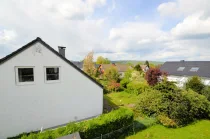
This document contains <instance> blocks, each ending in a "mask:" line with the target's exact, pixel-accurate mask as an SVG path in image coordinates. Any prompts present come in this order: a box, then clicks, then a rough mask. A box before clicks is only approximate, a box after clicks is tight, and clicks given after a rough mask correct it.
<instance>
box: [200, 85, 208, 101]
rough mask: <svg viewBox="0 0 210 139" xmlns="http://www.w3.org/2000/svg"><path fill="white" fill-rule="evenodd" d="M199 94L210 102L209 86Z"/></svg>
mask: <svg viewBox="0 0 210 139" xmlns="http://www.w3.org/2000/svg"><path fill="white" fill-rule="evenodd" d="M201 94H202V95H204V96H205V97H206V98H207V99H208V101H210V86H206V87H205V88H204V89H203V90H202V91H201Z"/></svg>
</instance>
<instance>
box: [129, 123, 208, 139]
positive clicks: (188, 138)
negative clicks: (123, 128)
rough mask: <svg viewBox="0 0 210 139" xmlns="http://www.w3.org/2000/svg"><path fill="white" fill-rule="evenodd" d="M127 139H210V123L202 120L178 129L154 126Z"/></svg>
mask: <svg viewBox="0 0 210 139" xmlns="http://www.w3.org/2000/svg"><path fill="white" fill-rule="evenodd" d="M126 139H210V121H209V120H201V121H198V122H196V123H193V124H191V125H188V126H186V127H182V128H176V129H172V128H167V127H164V126H162V125H153V126H151V127H149V128H147V129H145V130H142V131H140V132H138V133H137V134H135V135H132V136H129V137H127V138H126Z"/></svg>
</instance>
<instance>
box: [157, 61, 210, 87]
mask: <svg viewBox="0 0 210 139" xmlns="http://www.w3.org/2000/svg"><path fill="white" fill-rule="evenodd" d="M160 70H162V71H165V72H167V73H168V80H169V81H174V82H177V86H179V87H183V85H184V84H185V83H186V81H187V80H188V79H189V77H192V76H199V77H201V78H202V81H203V83H204V84H205V85H210V61H184V60H182V61H173V62H165V63H164V64H163V65H162V66H161V68H160Z"/></svg>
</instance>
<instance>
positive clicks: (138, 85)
mask: <svg viewBox="0 0 210 139" xmlns="http://www.w3.org/2000/svg"><path fill="white" fill-rule="evenodd" d="M149 88H150V87H149V86H148V85H147V84H146V83H144V82H136V81H134V82H130V83H128V84H127V89H126V92H128V93H134V94H136V95H138V94H140V93H142V92H144V91H146V90H148V89H149Z"/></svg>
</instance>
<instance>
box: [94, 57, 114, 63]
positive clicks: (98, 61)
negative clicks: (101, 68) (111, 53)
mask: <svg viewBox="0 0 210 139" xmlns="http://www.w3.org/2000/svg"><path fill="white" fill-rule="evenodd" d="M110 63H111V62H110V60H109V59H108V58H104V57H102V56H99V57H98V58H97V60H96V64H110Z"/></svg>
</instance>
